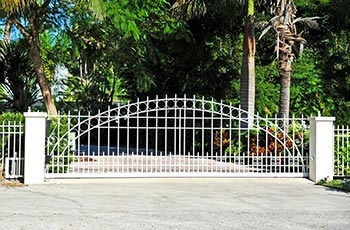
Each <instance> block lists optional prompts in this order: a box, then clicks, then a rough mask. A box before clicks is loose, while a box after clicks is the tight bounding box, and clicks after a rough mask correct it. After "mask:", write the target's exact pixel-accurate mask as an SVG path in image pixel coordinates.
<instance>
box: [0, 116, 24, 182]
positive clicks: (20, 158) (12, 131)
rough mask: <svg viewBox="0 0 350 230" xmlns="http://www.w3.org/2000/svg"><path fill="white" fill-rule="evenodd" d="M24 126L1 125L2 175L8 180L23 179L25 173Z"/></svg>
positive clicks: (16, 123)
mask: <svg viewBox="0 0 350 230" xmlns="http://www.w3.org/2000/svg"><path fill="white" fill-rule="evenodd" d="M23 130H24V125H23V124H22V123H21V122H16V121H11V122H10V121H8V122H3V123H1V124H0V156H1V164H0V165H1V173H2V172H4V177H5V178H6V179H22V178H23V172H24V146H23V145H24V138H23V136H24V132H23Z"/></svg>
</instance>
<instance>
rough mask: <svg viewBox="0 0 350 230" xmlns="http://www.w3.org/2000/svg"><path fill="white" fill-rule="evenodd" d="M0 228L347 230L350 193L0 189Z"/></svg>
mask: <svg viewBox="0 0 350 230" xmlns="http://www.w3.org/2000/svg"><path fill="white" fill-rule="evenodd" d="M0 229H131V230H134V229H136V230H137V229H142V230H147V229H161V230H162V229H196V230H198V229H201V230H202V229H220V230H223V229H230V230H232V229H298V230H302V229H332V230H334V229H347V230H348V229H350V194H349V193H345V192H339V191H334V190H331V189H329V188H325V187H321V186H316V185H314V184H313V183H312V182H310V181H309V180H306V179H214V178H213V179H113V180H103V179H101V180H95V181H87V180H75V181H65V183H64V184H61V183H60V181H55V182H54V183H53V184H52V183H51V184H45V185H33V186H27V187H20V188H4V187H0Z"/></svg>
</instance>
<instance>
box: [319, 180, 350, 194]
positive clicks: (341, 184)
mask: <svg viewBox="0 0 350 230" xmlns="http://www.w3.org/2000/svg"><path fill="white" fill-rule="evenodd" d="M317 184H318V185H323V186H326V187H329V188H334V189H338V190H342V191H345V192H350V185H349V180H341V179H337V180H332V181H329V182H326V181H323V180H322V181H320V182H318V183H317Z"/></svg>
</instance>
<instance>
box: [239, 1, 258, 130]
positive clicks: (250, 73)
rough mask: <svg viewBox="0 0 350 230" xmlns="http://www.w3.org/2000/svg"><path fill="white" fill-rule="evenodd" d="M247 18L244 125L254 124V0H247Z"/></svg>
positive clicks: (244, 43) (243, 88)
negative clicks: (245, 119)
mask: <svg viewBox="0 0 350 230" xmlns="http://www.w3.org/2000/svg"><path fill="white" fill-rule="evenodd" d="M246 8H247V11H248V12H247V18H246V22H245V25H244V38H243V56H242V71H241V85H240V88H241V89H240V98H241V109H242V110H244V111H247V113H246V114H242V116H243V118H247V121H246V122H242V126H243V127H250V126H251V124H252V122H253V121H252V119H253V114H254V108H255V49H256V48H255V30H254V0H248V1H246Z"/></svg>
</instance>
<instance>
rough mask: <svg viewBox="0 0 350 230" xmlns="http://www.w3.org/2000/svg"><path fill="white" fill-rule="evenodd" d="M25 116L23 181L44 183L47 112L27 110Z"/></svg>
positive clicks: (26, 182)
mask: <svg viewBox="0 0 350 230" xmlns="http://www.w3.org/2000/svg"><path fill="white" fill-rule="evenodd" d="M24 117H25V147H24V149H25V158H24V183H25V184H42V183H44V176H45V175H44V169H45V138H46V117H47V113H42V112H28V113H24Z"/></svg>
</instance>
